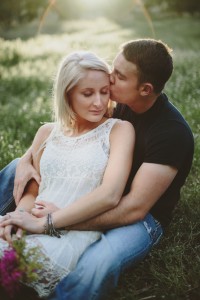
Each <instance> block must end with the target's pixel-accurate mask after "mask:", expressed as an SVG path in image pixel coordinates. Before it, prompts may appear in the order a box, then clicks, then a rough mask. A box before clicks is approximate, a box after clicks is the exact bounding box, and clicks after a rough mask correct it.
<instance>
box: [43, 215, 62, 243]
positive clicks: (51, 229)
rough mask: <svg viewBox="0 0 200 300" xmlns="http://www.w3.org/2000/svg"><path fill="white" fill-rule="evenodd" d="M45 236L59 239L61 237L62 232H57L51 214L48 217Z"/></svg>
mask: <svg viewBox="0 0 200 300" xmlns="http://www.w3.org/2000/svg"><path fill="white" fill-rule="evenodd" d="M44 234H47V235H50V236H56V237H57V238H60V237H61V233H60V231H59V230H56V229H55V228H54V225H53V221H52V216H51V214H50V213H49V214H48V215H47V222H46V224H45V225H44Z"/></svg>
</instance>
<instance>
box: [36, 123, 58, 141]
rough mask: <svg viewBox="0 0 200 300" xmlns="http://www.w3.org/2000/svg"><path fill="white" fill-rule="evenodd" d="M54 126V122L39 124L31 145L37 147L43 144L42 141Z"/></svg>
mask: <svg viewBox="0 0 200 300" xmlns="http://www.w3.org/2000/svg"><path fill="white" fill-rule="evenodd" d="M55 126H56V125H55V123H45V124H43V125H42V126H40V127H39V129H38V131H37V133H36V135H35V138H34V141H33V145H36V147H38V145H41V144H43V143H44V141H46V140H47V138H48V137H49V135H50V134H51V132H52V130H53V129H54V128H55Z"/></svg>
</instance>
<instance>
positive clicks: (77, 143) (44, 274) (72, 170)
mask: <svg viewBox="0 0 200 300" xmlns="http://www.w3.org/2000/svg"><path fill="white" fill-rule="evenodd" d="M116 122H117V119H112V118H111V119H108V120H106V121H105V122H104V123H103V124H101V125H99V126H98V127H97V128H95V129H93V130H91V131H89V132H88V133H86V134H83V135H81V136H78V137H67V136H65V135H64V134H63V133H62V132H61V131H60V130H58V128H57V127H56V126H55V127H54V129H53V130H52V132H51V134H50V136H49V138H48V139H47V141H46V144H45V149H44V152H43V154H42V157H41V160H40V172H41V184H40V189H39V195H38V197H37V199H36V202H37V200H45V201H50V202H53V203H54V204H55V205H56V206H58V207H60V208H62V207H65V206H67V205H69V204H70V203H72V202H74V201H76V200H77V199H79V198H80V197H81V196H83V195H85V194H87V193H89V192H91V191H92V190H94V189H95V188H96V187H97V186H99V185H100V184H101V181H102V178H103V174H104V171H105V168H106V165H107V162H108V156H109V149H110V143H109V135H110V131H111V129H112V127H113V125H114V124H115V123H116ZM62 233H63V235H62V236H61V238H57V237H50V236H48V235H43V234H40V235H37V234H34V235H28V236H27V237H26V239H27V245H30V246H31V247H32V246H40V249H41V262H42V265H43V270H42V271H40V274H39V278H40V279H39V281H38V282H36V283H34V284H31V286H32V287H33V288H34V289H35V290H36V291H37V292H38V294H39V296H40V297H46V296H48V295H49V294H50V292H51V291H52V290H53V289H54V288H55V286H56V284H57V283H58V282H59V281H60V280H61V279H62V278H63V277H65V276H66V275H67V274H68V273H69V272H70V271H72V270H73V269H74V268H75V266H76V263H77V261H78V258H79V257H80V255H81V254H82V253H83V251H84V250H85V249H86V248H87V247H88V246H89V245H90V244H91V243H93V242H95V241H96V240H97V239H99V238H100V237H101V233H100V232H94V231H62ZM6 247H7V243H6V242H5V241H2V240H1V242H0V253H2V251H1V250H4V249H5V248H6Z"/></svg>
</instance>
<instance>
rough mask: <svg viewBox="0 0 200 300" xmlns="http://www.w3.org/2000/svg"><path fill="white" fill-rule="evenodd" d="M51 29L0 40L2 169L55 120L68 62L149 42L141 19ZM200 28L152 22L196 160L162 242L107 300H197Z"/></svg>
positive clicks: (194, 23) (193, 22)
mask: <svg viewBox="0 0 200 300" xmlns="http://www.w3.org/2000/svg"><path fill="white" fill-rule="evenodd" d="M48 24H50V21H49V23H48ZM48 24H47V25H46V26H45V27H43V29H42V32H41V34H40V35H37V36H32V33H33V32H34V30H35V29H36V23H32V24H30V25H27V27H26V29H24V27H21V28H18V29H16V30H15V31H7V32H5V33H4V35H2V36H4V38H2V39H1V40H0V80H1V81H0V82H1V83H0V120H1V122H0V153H1V155H0V168H3V167H4V166H5V165H6V164H7V163H8V162H9V161H11V160H12V159H13V158H15V157H19V156H21V155H22V154H23V153H24V151H25V150H26V149H27V148H28V146H29V145H30V143H31V141H32V139H33V137H34V134H35V132H36V130H37V129H38V128H39V126H40V125H41V123H43V122H46V121H50V120H51V87H52V78H53V76H54V72H55V70H56V66H57V63H58V61H59V60H60V58H61V57H62V56H63V55H65V54H66V53H69V52H71V51H73V50H76V49H81V48H82V49H90V50H93V51H94V52H96V53H97V54H99V55H100V56H102V57H104V58H106V59H107V61H108V62H111V61H112V59H113V58H114V56H115V54H116V52H117V51H118V46H119V45H120V44H121V43H123V42H125V41H127V40H129V39H133V38H139V37H152V35H151V30H150V28H149V27H148V24H147V22H146V20H145V18H144V17H143V16H142V15H140V14H139V13H138V15H137V16H134V15H131V14H130V15H128V16H126V18H124V19H122V20H121V22H118V23H116V22H114V21H112V20H108V19H105V18H99V19H96V20H87V21H85V20H79V21H68V22H62V23H59V24H57V25H56V26H55V28H54V27H53V26H52V24H50V25H48ZM34 26H35V27H34ZM199 26H200V20H199V19H197V18H191V17H188V16H184V17H182V18H180V17H173V18H172V17H168V18H162V17H161V16H160V17H159V18H157V19H155V20H154V30H155V33H156V36H155V37H156V38H158V39H162V40H163V41H165V42H167V43H168V44H169V45H170V46H171V47H172V48H173V49H174V64H175V70H174V74H173V76H172V78H171V80H170V82H169V83H168V84H167V86H166V90H165V91H166V92H167V94H168V95H169V97H170V98H171V100H172V102H173V103H174V104H175V105H176V106H177V107H178V109H179V110H180V111H181V112H182V113H183V115H184V116H185V118H186V120H187V121H188V122H189V124H190V126H191V128H192V130H193V133H194V137H195V156H194V162H193V167H192V170H191V172H190V175H189V177H188V179H187V182H186V185H185V187H184V188H183V190H182V198H181V201H180V203H179V205H178V207H177V208H176V210H175V218H174V222H173V223H172V225H171V226H170V229H169V231H168V232H167V234H166V236H165V238H164V239H163V240H162V242H161V243H160V244H159V245H158V246H157V247H156V248H155V249H154V250H153V251H152V253H151V255H150V256H149V257H148V258H147V259H146V260H145V261H144V262H143V263H141V264H140V265H139V266H138V267H137V268H136V269H134V270H132V269H131V270H128V271H127V272H125V273H124V274H123V275H122V276H121V279H120V283H119V287H118V288H117V289H116V290H115V291H114V292H113V293H112V294H111V295H110V296H108V299H109V300H113V299H115V300H124V299H126V300H147V299H166V300H169V299H174V300H183V299H186V300H197V299H200V284H199V278H200V254H199V253H200V245H199V240H200V221H199V220H200V219H199V215H200V204H199V197H200V178H199V168H200V122H199V116H200V102H199V97H200V88H199V81H200V60H199V52H198V51H199V46H200V40H199V36H200V31H199V28H200V27H199ZM34 28H35V29H34ZM50 30H51V33H52V34H51V35H50V34H49V33H50V32H49V31H50ZM53 30H54V32H52V31H53ZM5 37H9V38H12V39H10V40H6V39H5ZM19 37H20V38H19Z"/></svg>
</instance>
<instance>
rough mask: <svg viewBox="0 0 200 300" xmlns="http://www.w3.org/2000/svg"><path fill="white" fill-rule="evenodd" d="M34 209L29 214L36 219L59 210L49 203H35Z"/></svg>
mask: <svg viewBox="0 0 200 300" xmlns="http://www.w3.org/2000/svg"><path fill="white" fill-rule="evenodd" d="M35 206H36V207H35V208H32V210H31V213H32V215H33V216H35V217H37V218H42V217H44V216H47V214H49V213H53V212H54V211H57V210H59V208H58V207H57V206H56V205H54V204H53V203H51V202H46V201H41V200H40V201H37V202H36V203H35Z"/></svg>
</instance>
